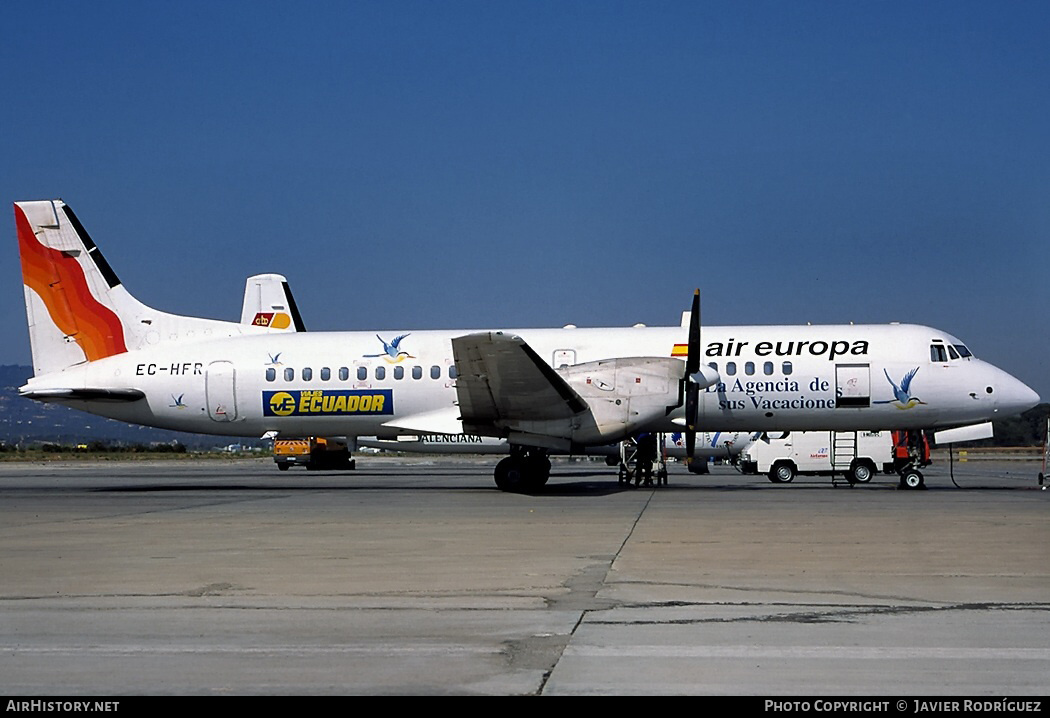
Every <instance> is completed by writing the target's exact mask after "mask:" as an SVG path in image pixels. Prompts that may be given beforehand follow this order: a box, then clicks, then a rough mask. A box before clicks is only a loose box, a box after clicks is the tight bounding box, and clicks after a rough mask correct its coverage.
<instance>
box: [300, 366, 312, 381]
mask: <svg viewBox="0 0 1050 718" xmlns="http://www.w3.org/2000/svg"><path fill="white" fill-rule="evenodd" d="M313 378H314V370H313V369H311V368H309V367H303V381H310V380H311V379H313Z"/></svg>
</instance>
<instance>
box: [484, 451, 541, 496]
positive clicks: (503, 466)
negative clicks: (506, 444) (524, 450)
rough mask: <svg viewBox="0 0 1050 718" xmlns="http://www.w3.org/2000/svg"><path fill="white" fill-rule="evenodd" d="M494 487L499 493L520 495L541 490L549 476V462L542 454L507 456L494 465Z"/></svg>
mask: <svg viewBox="0 0 1050 718" xmlns="http://www.w3.org/2000/svg"><path fill="white" fill-rule="evenodd" d="M493 473H494V476H495V479H496V486H497V488H499V489H500V490H501V491H509V492H511V493H516V494H522V493H528V492H530V491H538V490H539V489H541V488H543V486H544V485H545V484H546V483H547V480H548V479H549V478H550V475H551V462H550V459H548V458H547V457H546V456H544V455H542V454H538V455H529V454H526V455H524V456H521V455H518V456H508V457H507V458H505V459H503V460H502V461H500V462H499V463H498V464H496V470H495V472H493Z"/></svg>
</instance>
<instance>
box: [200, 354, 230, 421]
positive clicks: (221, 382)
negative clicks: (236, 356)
mask: <svg viewBox="0 0 1050 718" xmlns="http://www.w3.org/2000/svg"><path fill="white" fill-rule="evenodd" d="M235 374H236V372H235V371H234V368H233V362H228V361H216V362H212V363H211V364H209V365H208V369H207V374H206V375H205V377H204V393H205V396H206V397H207V400H208V416H210V417H211V418H212V420H214V421H224V422H225V421H233V420H234V419H236V418H237V386H236V376H235Z"/></svg>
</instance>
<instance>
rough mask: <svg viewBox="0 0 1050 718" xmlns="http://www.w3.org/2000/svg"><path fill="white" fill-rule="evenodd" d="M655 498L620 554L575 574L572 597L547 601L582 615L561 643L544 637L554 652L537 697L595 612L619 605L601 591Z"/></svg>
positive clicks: (639, 516) (622, 544) (644, 506)
mask: <svg viewBox="0 0 1050 718" xmlns="http://www.w3.org/2000/svg"><path fill="white" fill-rule="evenodd" d="M653 495H654V494H653V492H652V491H650V492H649V497H648V498H647V499H646V501H645V503H644V504H642V507H641V509H640V510H639V511H638V514H637V515H636V516H635V518H634V521H633V522H631V526H630V528H629V529H628V531H627V534H626V535H625V536H624V538H623V541H621V542H620V545H619V546H617V547H616V551H615V552H614V553H613V554H612V555H611V556H607V557H602V559H601V560H599V561H596V562H594V563H592V564H590V565H588V566H587V567H586V568H584V569H583V570H582V571H578V572H577V573H575V574H573V576H572V577H570V578H569V579H568V580H567V581H566V582H565V584H564V585H565V587H566V588H567V589H569V591H568V594H567V595H566V596H562V597H557V598H552V599H550V600H549V601H548V602H547V607H548V608H550V609H560V610H578V611H579V615H577V617H576V622H575V623H574V624H573V626H572V629H571V630H570V631H569V632H568V634H566V635H565V636H564V637H559V640H557V641H553V642H552V641H551V640H550V637H544V643H545V645H546V647H547V649H548V650H549V651H551V653H552V655H550V656H549V658H550V660H549V662H548V664H547V668H546V670H545V671H544V673H543V678H542V680H541V681H540V684H539V686H538V687H537V690H536V694H537V695H542V694H543V690H544V688H545V687H546V685H547V681H548V680H549V679H550V677H551V675H552V674H553V673H554V670H555V669H556V668H557V667H558V663H559V662H560V661H561V658H562V656H563V655H564V654H565V649H566V648H567V647H568V645H569V643H570V642H571V641H572V639H573V637H574V636H575V635H576V631H577V630H579V628H580V626H581V625H583V622H584V619H586V618H587V616H588V615H589V614H590V613H592V612H594V611H605V610H608V609H610V608H613V607H614V606H616V605H618V602H617V601H612V600H608V599H605V600H601V599H599V598H598V592H599V591H601V589H602V588H604V587H605V585H606V583H607V582H608V579H609V573H610V572H611V571H612V570H613V566H614V565H615V564H616V560H617V559H618V558H619V557H620V555H621V554H622V553H623V551H624V549H625V548H626V547H627V545H628V543H630V541H631V538H632V537H633V536H634V532H635V530H636V529H637V528H638V525H639V524H640V523H641V520H642V517H643V516H644V515H645V511H646V509H648V508H649V504H650V503H651V502H652V500H653ZM537 640H538V637H537Z"/></svg>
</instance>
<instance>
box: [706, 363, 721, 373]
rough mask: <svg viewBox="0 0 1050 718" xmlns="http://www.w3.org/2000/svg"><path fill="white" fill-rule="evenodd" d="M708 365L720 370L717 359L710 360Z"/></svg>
mask: <svg viewBox="0 0 1050 718" xmlns="http://www.w3.org/2000/svg"><path fill="white" fill-rule="evenodd" d="M707 365H708V366H709V367H711V368H712V369H714V370H715V371H718V362H716V361H712V362H708V363H707Z"/></svg>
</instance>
